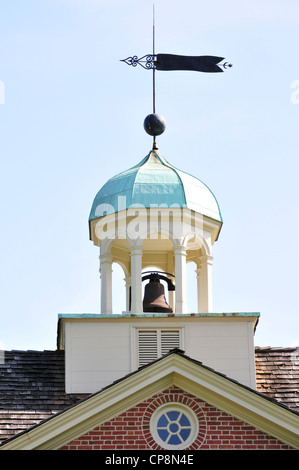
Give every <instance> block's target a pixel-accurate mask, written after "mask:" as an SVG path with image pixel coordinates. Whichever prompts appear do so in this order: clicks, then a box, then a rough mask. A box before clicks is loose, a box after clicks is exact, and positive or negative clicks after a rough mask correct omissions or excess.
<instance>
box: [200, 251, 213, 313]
mask: <svg viewBox="0 0 299 470" xmlns="http://www.w3.org/2000/svg"><path fill="white" fill-rule="evenodd" d="M212 264H213V256H210V255H205V256H201V257H200V273H199V292H198V299H199V313H211V312H212V311H213V303H212Z"/></svg>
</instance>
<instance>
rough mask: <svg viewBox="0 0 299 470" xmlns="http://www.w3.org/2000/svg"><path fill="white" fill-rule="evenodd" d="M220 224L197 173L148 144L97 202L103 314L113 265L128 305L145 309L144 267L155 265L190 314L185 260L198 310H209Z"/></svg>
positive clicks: (93, 227)
mask: <svg viewBox="0 0 299 470" xmlns="http://www.w3.org/2000/svg"><path fill="white" fill-rule="evenodd" d="M221 226H222V217H221V212H220V209H219V205H218V202H217V200H216V198H215V196H214V194H213V193H212V191H211V190H210V189H209V188H208V187H207V186H206V185H205V184H204V183H203V182H202V181H200V180H199V179H198V178H196V177H194V176H192V175H190V174H188V173H186V172H184V171H182V170H179V169H177V168H175V167H174V166H173V165H171V164H170V163H169V162H168V161H166V160H165V158H164V157H163V156H162V155H161V154H160V153H159V152H158V150H157V149H153V150H151V151H150V152H149V153H148V155H147V156H146V157H145V158H143V159H142V160H141V161H140V163H138V164H137V165H135V166H133V167H131V168H129V169H128V170H125V171H123V172H121V173H119V174H117V175H116V176H114V177H112V178H110V179H109V180H108V181H107V182H106V183H105V184H104V186H103V187H102V188H101V189H100V190H99V192H98V193H97V195H96V196H95V199H94V201H93V204H92V208H91V212H90V216H89V227H90V238H91V240H92V241H93V242H94V244H95V245H97V246H99V247H100V272H101V313H102V314H111V313H120V312H113V306H112V263H118V264H119V265H120V266H121V267H122V268H123V271H124V277H125V283H126V291H127V295H126V298H127V301H126V306H124V311H127V312H131V313H139V314H140V313H142V312H143V299H142V272H143V271H146V270H147V268H149V267H152V266H155V267H157V268H158V269H159V271H162V272H165V273H166V276H168V278H169V279H172V280H173V283H174V285H175V288H174V290H172V291H170V292H169V303H170V307H171V309H172V311H173V312H175V313H187V312H188V306H187V298H186V263H188V262H190V261H193V262H195V264H196V272H195V275H196V277H197V298H198V313H201V312H211V311H212V260H213V255H212V246H213V244H214V242H215V240H217V238H218V235H219V232H220V229H221Z"/></svg>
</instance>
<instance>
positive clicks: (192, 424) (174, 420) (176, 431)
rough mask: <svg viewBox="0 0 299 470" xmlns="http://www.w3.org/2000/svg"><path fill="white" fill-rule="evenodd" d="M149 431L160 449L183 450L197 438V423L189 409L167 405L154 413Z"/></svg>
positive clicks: (171, 404)
mask: <svg viewBox="0 0 299 470" xmlns="http://www.w3.org/2000/svg"><path fill="white" fill-rule="evenodd" d="M150 429H151V434H152V436H153V438H154V439H155V441H156V442H157V443H158V444H159V445H160V446H161V447H163V448H165V449H174V450H175V449H185V448H186V447H188V446H189V445H191V444H192V442H193V441H194V439H195V438H196V436H197V433H198V421H197V418H196V416H195V414H194V413H193V411H192V410H191V409H190V408H188V407H186V406H183V405H178V404H176V403H168V404H167V405H162V406H160V407H159V408H158V409H157V410H156V411H155V413H154V414H153V416H152V418H151V422H150Z"/></svg>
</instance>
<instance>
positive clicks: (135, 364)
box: [131, 326, 185, 371]
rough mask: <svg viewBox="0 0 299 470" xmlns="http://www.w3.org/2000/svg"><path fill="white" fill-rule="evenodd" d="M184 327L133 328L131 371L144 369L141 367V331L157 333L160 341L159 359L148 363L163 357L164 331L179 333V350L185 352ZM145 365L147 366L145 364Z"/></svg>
mask: <svg viewBox="0 0 299 470" xmlns="http://www.w3.org/2000/svg"><path fill="white" fill-rule="evenodd" d="M184 330H185V329H184V327H181V326H177V327H174V326H173V327H171V328H169V327H163V326H159V327H150V326H147V327H141V326H138V327H135V326H134V327H131V369H132V371H133V370H136V369H138V368H139V367H142V365H139V331H148V332H150V331H156V332H157V335H158V341H157V343H158V344H157V345H158V352H157V357H155V358H153V359H152V360H150V361H149V362H148V363H150V362H152V361H154V360H157V359H159V358H160V357H162V350H161V349H162V347H161V333H162V331H163V332H164V331H178V332H179V346H178V347H179V349H182V350H184V349H185V348H184V336H185V334H184ZM175 347H176V346H173V348H170V350H171V349H174V348H175ZM164 354H167V352H165V353H163V355H164ZM143 365H145V364H143Z"/></svg>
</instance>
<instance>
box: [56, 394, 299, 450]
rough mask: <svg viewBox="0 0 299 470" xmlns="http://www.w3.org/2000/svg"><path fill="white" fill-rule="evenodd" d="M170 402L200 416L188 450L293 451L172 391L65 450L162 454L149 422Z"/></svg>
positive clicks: (220, 412) (234, 419)
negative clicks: (139, 451) (176, 403)
mask: <svg viewBox="0 0 299 470" xmlns="http://www.w3.org/2000/svg"><path fill="white" fill-rule="evenodd" d="M168 402H178V403H181V404H183V405H186V406H189V407H190V408H191V409H192V410H193V412H194V413H195V414H196V416H197V419H198V423H199V430H198V435H197V438H196V439H195V441H194V442H193V443H192V445H191V446H190V447H189V448H188V449H189V450H196V449H246V450H248V449H253V450H256V449H263V450H270V449H271V450H272V449H281V450H282V449H284V450H285V449H291V447H289V446H287V445H285V444H283V443H282V442H280V441H278V440H277V439H276V438H273V437H271V436H268V435H267V434H265V433H264V432H262V431H259V430H257V429H255V428H254V427H252V426H250V425H248V424H246V423H244V422H242V421H240V420H238V419H236V418H234V417H233V416H230V415H228V414H227V413H224V412H222V411H221V410H218V409H217V408H215V407H213V406H211V405H210V404H208V403H206V402H203V401H202V400H200V399H198V398H196V397H194V396H192V395H189V394H188V393H185V392H184V391H182V390H180V389H178V388H175V387H172V388H171V389H169V390H166V391H164V392H163V393H161V394H159V395H156V396H154V397H152V398H150V399H149V400H147V401H145V402H143V403H140V404H139V405H137V406H135V407H134V408H132V409H130V410H128V411H126V412H125V413H122V414H121V415H119V416H117V417H115V418H114V419H112V420H110V421H107V422H106V423H104V424H102V425H101V426H99V427H96V428H95V429H93V430H92V431H89V432H88V433H86V434H84V435H83V436H81V437H80V438H78V439H75V440H74V441H72V442H70V443H69V444H68V445H65V446H64V447H62V450H97V449H114V450H115V449H119V450H125V449H135V450H142V449H155V450H160V449H162V447H160V446H159V445H158V444H157V443H156V442H155V441H154V439H153V437H152V436H151V433H150V429H149V422H150V418H151V415H152V413H153V412H154V411H155V410H156V409H157V408H158V407H159V406H160V405H163V404H165V403H168Z"/></svg>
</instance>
